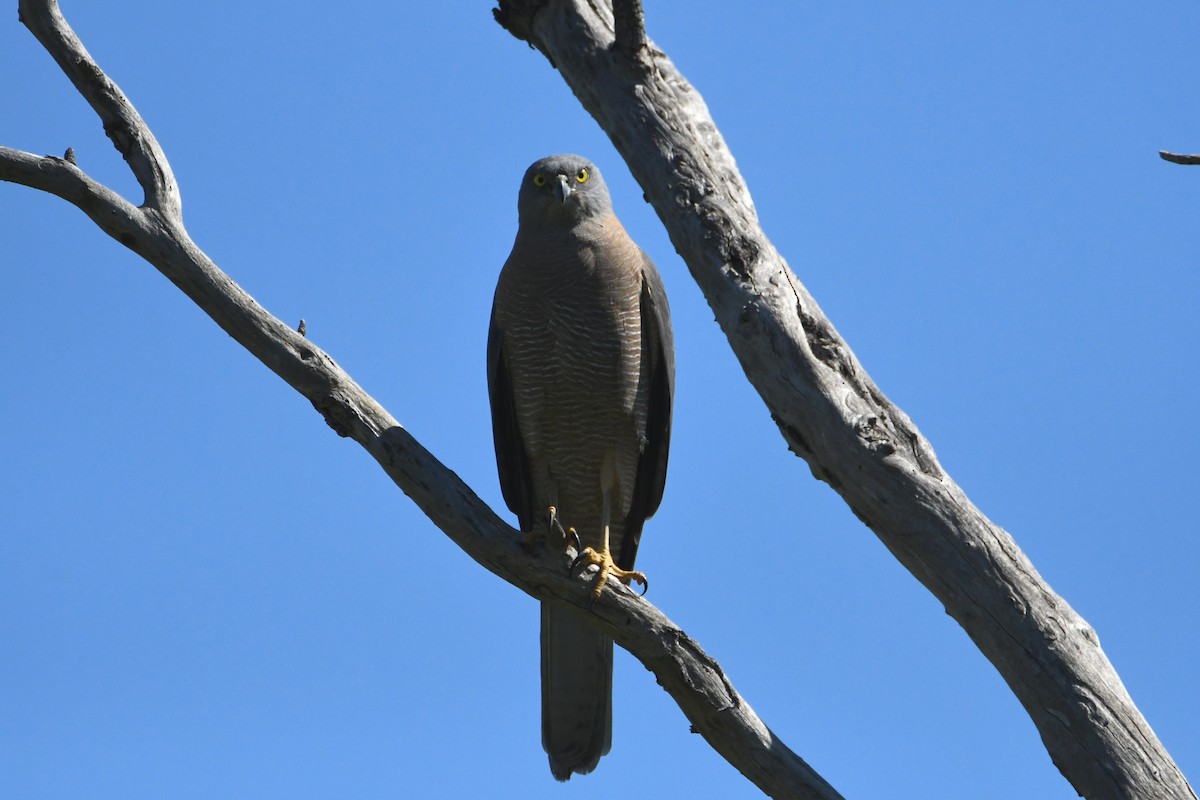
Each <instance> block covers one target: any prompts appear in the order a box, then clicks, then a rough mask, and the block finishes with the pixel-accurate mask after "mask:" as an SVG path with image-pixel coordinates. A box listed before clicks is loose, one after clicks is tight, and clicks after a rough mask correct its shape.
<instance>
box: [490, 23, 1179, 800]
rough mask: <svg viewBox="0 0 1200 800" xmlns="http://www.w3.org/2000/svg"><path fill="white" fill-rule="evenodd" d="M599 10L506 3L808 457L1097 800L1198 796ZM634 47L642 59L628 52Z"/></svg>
mask: <svg viewBox="0 0 1200 800" xmlns="http://www.w3.org/2000/svg"><path fill="white" fill-rule="evenodd" d="M637 5H638V4H637V3H630V2H620V3H618V4H617V10H618V14H619V15H620V16H621V17H622V18H621V19H620V20H614V18H613V12H612V8H611V7H610V6H609V4H607V3H605V2H602V0H591V1H590V2H588V1H586V0H501V2H500V8H499V9H498V10H497V12H496V17H497V20H498V21H499V22H500V23H501V24H502V25H503V26H504V27H505V28H507V29H508V30H509V31H510V32H511V33H512V34H513V35H514V36H516V37H517V38H518V39H521V40H524V41H527V42H528V43H529V44H531V45H532V46H534V47H536V48H537V49H538V50H540V51H541V52H542V53H543V54H544V55H545V56H546V57H547V58H548V59H549V60H550V62H551V64H553V65H554V67H555V68H557V69H558V71H559V73H560V74H561V75H562V76H563V79H564V80H565V81H566V82H567V84H568V85H569V86H570V87H571V90H572V91H573V92H574V93H575V96H576V97H577V98H578V99H579V101H580V102H581V103H582V104H583V106H584V108H586V109H587V111H588V112H589V113H591V115H592V116H593V117H595V118H596V121H597V122H598V123H599V124H600V126H601V127H602V128H603V129H604V130H605V132H606V133H608V135H609V137H610V138H611V139H612V141H613V143H614V144H615V145H616V147H617V149H618V151H620V153H621V155H622V156H623V157H624V158H625V160H626V162H627V163H628V165H629V168H630V170H631V171H632V173H633V175H634V177H635V178H636V179H637V181H638V183H639V184H641V187H642V189H643V190H644V191H645V193H646V197H647V198H648V199H649V201H650V203H651V204H652V205H653V206H654V209H655V211H657V213H658V215H659V217H660V218H661V220H662V222H663V224H664V225H665V226H666V228H667V231H668V233H669V234H670V237H671V241H672V243H673V244H674V245H675V248H676V249H677V250H678V251H679V253H680V255H681V256H682V257H683V258H684V260H685V261H686V262H687V265H688V268H689V269H690V270H691V273H692V276H693V277H694V278H695V280H696V282H697V283H698V284H699V285H700V287H701V289H702V290H703V292H704V294H705V297H706V298H707V299H708V302H709V305H710V306H711V307H712V309H713V312H714V313H715V315H716V318H717V321H718V323H719V324H720V325H721V328H722V330H723V331H724V332H725V334H726V336H727V337H728V338H729V342H730V344H731V345H732V347H733V350H734V352H735V353H736V355H737V357H738V359H739V360H740V361H741V364H742V368H743V369H744V370H745V372H746V375H747V377H748V378H749V379H750V382H751V383H752V384H754V386H755V388H756V389H757V390H758V392H759V394H760V395H761V396H762V398H763V401H764V402H765V403H766V405H767V408H768V409H769V410H770V412H771V415H772V417H773V419H774V420H775V422H776V423H777V424H778V425H779V429H780V431H781V433H782V434H783V437H784V439H785V440H786V441H787V443H788V446H789V447H790V448H791V449H792V451H793V452H794V453H796V454H797V455H799V456H800V457H802V458H803V459H804V460H805V461H807V462H808V464H809V467H810V468H811V469H812V472H813V474H814V475H815V476H816V477H817V478H819V479H820V480H823V481H825V482H826V483H828V484H829V485H830V486H832V487H833V488H834V489H835V490H836V491H837V492H838V493H839V494H840V495H841V496H842V497H843V499H844V500H845V501H846V503H847V504H848V505H849V506H850V508H851V509H852V510H853V511H854V513H855V514H856V515H857V516H858V517H859V518H860V519H861V520H862V521H863V522H864V523H866V525H867V526H868V527H869V528H871V530H873V531H874V532H875V533H876V535H878V536H879V538H880V539H881V540H882V541H883V543H884V544H885V545H886V546H887V547H888V549H889V550H891V551H892V553H893V554H895V556H896V557H897V558H898V559H899V560H900V561H901V563H903V564H904V566H905V567H906V568H908V570H909V571H910V572H912V574H913V575H914V576H915V577H916V578H917V579H918V580H920V581H921V583H923V584H924V585H925V586H926V587H927V588H928V589H929V590H930V591H931V592H933V594H934V595H935V596H936V597H937V598H938V599H939V600H940V601H941V602H942V603H943V604H944V605H945V607H946V611H947V612H948V613H949V614H950V615H951V616H952V617H954V619H955V620H957V621H958V623H959V624H960V625H962V627H963V629H964V630H966V632H967V634H968V635H969V636H970V637H971V639H972V640H973V641H974V642H975V644H976V645H977V646H978V647H979V649H980V650H981V651H982V652H983V654H984V655H985V656H986V657H987V658H988V660H990V661H991V662H992V664H993V665H994V666H995V667H996V669H997V670H999V672H1000V674H1001V675H1002V676H1003V677H1004V679H1005V680H1006V681H1007V682H1008V685H1009V686H1010V687H1011V688H1012V690H1013V692H1014V693H1015V694H1016V696H1017V697H1018V698H1019V699H1020V701H1021V703H1022V704H1023V705H1024V706H1025V709H1026V710H1027V711H1028V713H1029V715H1030V717H1032V718H1033V721H1034V723H1035V724H1036V725H1037V728H1038V730H1039V732H1040V733H1041V736H1042V741H1043V742H1044V743H1045V746H1046V749H1047V750H1048V751H1049V753H1050V756H1051V758H1052V759H1053V760H1054V763H1055V765H1056V766H1058V768H1059V770H1060V771H1061V772H1062V773H1063V775H1064V776H1065V777H1066V778H1067V779H1068V780H1069V781H1070V782H1071V784H1072V786H1074V787H1075V789H1076V790H1077V791H1078V792H1079V793H1080V794H1081V795H1083V796H1085V797H1089V798H1097V799H1099V798H1195V796H1196V795H1195V793H1194V792H1193V791H1192V789H1191V787H1189V786H1188V784H1187V781H1186V780H1185V779H1184V777H1183V775H1182V774H1181V773H1180V771H1179V769H1178V767H1177V766H1176V765H1175V763H1174V762H1173V761H1172V760H1171V757H1170V756H1169V755H1168V754H1167V752H1166V751H1165V750H1164V749H1163V747H1162V745H1161V744H1160V743H1159V741H1158V739H1157V738H1156V737H1155V735H1154V732H1153V731H1152V730H1151V729H1150V726H1149V725H1148V724H1147V723H1146V721H1145V719H1143V717H1142V715H1141V713H1140V712H1139V711H1138V709H1137V708H1136V706H1134V704H1133V701H1132V700H1131V699H1130V697H1129V694H1128V693H1127V692H1126V691H1125V688H1124V686H1123V685H1122V684H1121V681H1120V678H1119V677H1118V676H1117V673H1116V671H1115V670H1114V669H1113V667H1112V665H1111V664H1110V663H1109V661H1108V658H1107V657H1106V656H1105V655H1104V652H1103V651H1102V650H1101V649H1100V643H1099V641H1098V639H1097V637H1096V634H1095V632H1094V631H1093V630H1092V629H1091V628H1090V627H1089V626H1088V624H1087V623H1086V622H1085V621H1084V620H1083V619H1082V618H1081V617H1080V616H1079V615H1078V614H1076V613H1075V612H1074V611H1073V610H1072V609H1071V607H1070V606H1069V605H1068V604H1067V603H1066V601H1064V600H1063V599H1062V598H1061V597H1059V596H1058V595H1056V594H1055V593H1054V592H1053V591H1052V590H1051V588H1050V587H1049V586H1048V585H1047V584H1046V582H1045V581H1044V580H1043V579H1042V578H1041V576H1040V575H1038V573H1037V571H1036V570H1035V569H1034V568H1033V565H1032V564H1031V563H1030V562H1029V560H1028V559H1027V558H1026V557H1025V555H1024V554H1023V553H1022V552H1021V550H1020V549H1019V548H1018V547H1017V545H1016V543H1015V542H1014V541H1013V539H1012V537H1011V536H1009V534H1008V533H1006V532H1005V531H1004V530H1003V529H1001V528H1000V527H999V526H997V525H995V524H994V523H992V522H991V521H990V520H988V519H987V517H985V516H984V515H983V514H982V513H981V512H980V511H979V510H978V509H977V508H975V506H974V505H972V504H971V502H970V500H968V499H967V497H966V495H965V494H964V493H963V491H962V490H961V489H960V488H959V487H958V486H957V485H956V484H955V483H954V481H952V480H951V479H950V478H949V476H947V475H946V473H945V472H944V471H943V470H942V468H941V466H940V465H939V464H938V461H937V458H936V457H935V456H934V453H933V449H932V447H931V446H930V444H929V442H927V441H926V440H925V439H924V437H922V436H921V434H920V433H919V432H918V431H917V429H916V427H915V426H914V425H913V423H912V422H911V421H910V420H909V418H908V417H907V416H905V414H904V413H903V412H902V411H901V410H900V409H898V408H897V407H896V406H894V405H893V404H892V403H890V402H889V401H888V399H887V398H886V397H884V395H883V393H882V392H881V391H880V390H879V389H878V388H877V387H876V386H875V384H874V383H872V381H871V379H870V378H869V377H868V376H867V375H866V373H865V372H864V371H863V369H862V367H861V366H860V365H859V363H858V361H857V359H855V357H854V354H853V353H852V352H851V351H850V349H849V347H847V345H846V343H845V342H844V341H843V340H842V338H841V337H840V336H839V335H838V333H837V331H836V330H835V329H834V327H833V325H832V324H831V323H830V322H829V321H828V320H827V319H826V318H825V316H824V314H822V312H821V309H820V308H819V307H818V306H817V304H816V302H815V301H814V300H813V299H812V297H811V296H809V294H808V292H807V291H806V290H805V288H804V286H803V285H802V284H801V283H800V281H799V280H798V279H797V278H796V276H795V275H794V274H793V273H792V272H791V270H790V269H789V268H788V265H787V263H786V262H785V261H784V260H783V258H782V257H781V256H780V255H779V254H778V253H777V252H776V251H775V248H774V247H773V246H772V244H771V242H770V241H769V240H768V239H767V237H766V235H765V234H764V233H763V231H762V229H761V227H760V226H759V223H758V219H757V215H756V213H755V210H754V205H753V203H752V202H751V199H750V194H749V192H748V191H747V189H746V185H745V183H744V181H743V180H742V178H741V176H740V175H739V173H738V170H737V166H736V164H735V163H734V159H733V156H732V155H731V154H730V152H729V150H728V148H727V147H726V145H725V142H724V140H723V139H722V138H721V134H720V132H719V131H718V130H717V127H716V125H715V124H714V123H713V121H712V118H711V117H710V116H709V113H708V109H707V108H706V106H705V104H704V101H703V100H702V99H701V97H700V95H699V94H698V93H697V92H696V90H695V89H694V88H693V87H692V86H691V85H690V84H689V83H688V82H687V81H686V80H685V79H684V77H683V76H682V75H681V74H680V73H679V72H678V70H676V69H675V66H674V65H673V64H672V63H671V61H670V60H669V59H668V58H667V57H666V55H665V54H663V52H662V51H661V50H659V49H658V48H657V47H655V46H654V44H653V43H652V42H650V41H649V40H647V39H645V37H644V36H640V37H639V36H636V35H633V34H631V33H630V32H629V31H630V28H631V27H632V26H633V25H635V24H636V20H634V19H633V18H632V17H631V16H627V15H629V14H631V13H632V12H631V11H630V9H631V7H633V11H636V10H637V9H636V6H637ZM630 43H632V46H631V44H630Z"/></svg>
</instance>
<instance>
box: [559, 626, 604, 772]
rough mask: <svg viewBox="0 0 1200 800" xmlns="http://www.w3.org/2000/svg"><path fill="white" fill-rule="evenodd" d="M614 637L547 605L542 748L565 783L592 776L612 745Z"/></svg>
mask: <svg viewBox="0 0 1200 800" xmlns="http://www.w3.org/2000/svg"><path fill="white" fill-rule="evenodd" d="M612 647H613V646H612V639H609V638H608V637H607V636H605V635H603V634H601V633H600V632H599V631H597V630H595V629H594V628H593V627H592V626H590V625H588V624H587V623H586V622H584V621H582V620H580V619H578V618H577V617H576V616H575V615H573V614H571V613H570V612H568V611H564V610H562V609H557V608H552V607H550V606H548V605H543V606H542V747H543V748H545V750H546V754H547V755H548V756H549V757H550V771H551V772H553V773H554V777H555V778H557V779H558V780H560V781H565V780H569V779H570V777H571V774H572V773H576V772H578V773H580V774H581V775H583V774H587V773H589V772H591V771H592V770H594V769H595V768H596V765H597V764H598V763H600V757H601V756H603V755H605V754H606V753H607V752H608V751H609V748H610V747H611V746H612V665H613V649H612Z"/></svg>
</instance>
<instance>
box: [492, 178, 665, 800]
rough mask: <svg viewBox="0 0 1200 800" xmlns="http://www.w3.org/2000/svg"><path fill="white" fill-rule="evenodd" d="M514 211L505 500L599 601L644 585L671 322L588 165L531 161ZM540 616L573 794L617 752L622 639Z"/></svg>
mask: <svg viewBox="0 0 1200 800" xmlns="http://www.w3.org/2000/svg"><path fill="white" fill-rule="evenodd" d="M517 210H518V222H519V225H518V228H517V239H516V242H515V243H514V244H513V249H512V253H511V255H509V257H508V261H506V262H505V264H504V269H503V270H502V271H501V273H500V281H499V284H498V285H497V286H496V298H495V302H494V304H493V306H492V321H491V328H490V330H489V332H488V390H489V394H490V396H491V405H492V431H493V435H494V437H495V442H496V464H497V466H498V468H499V471H500V487H501V489H502V491H503V493H504V501H505V503H507V504H508V507H509V508H510V509H512V511H513V512H514V513H515V514H516V515H517V518H518V520H519V521H520V524H521V530H523V531H525V532H526V533H527V534H533V533H541V532H543V531H545V532H547V533H549V532H550V531H551V530H553V529H555V528H557V529H558V530H559V532H560V534H559V536H558V537H557V541H556V542H555V543H561V544H562V546H563V547H564V549H565V547H566V542H565V541H564V539H563V536H562V534H561V530H562V529H561V528H559V527H558V526H557V525H555V524H554V521H555V518H556V520H557V521H559V522H560V523H561V525H565V526H569V527H570V528H573V529H574V531H575V532H576V533H577V535H578V536H579V539H580V541H581V543H582V544H583V545H584V546H585V555H584V559H583V560H585V561H588V562H590V563H592V564H597V565H598V566H599V572H598V574H597V576H596V578H595V580H596V588H595V593H596V595H597V596H598V595H599V593H600V590H601V588H602V587H603V585H604V583H605V581H606V580H607V576H608V575H613V576H615V577H617V578H618V579H619V580H622V581H624V582H625V583H628V582H629V581H630V580H631V579H633V580H638V581H639V582H641V583H644V582H645V579H644V576H642V575H641V574H640V573H634V572H632V569H633V561H634V558H635V556H636V555H637V549H638V541H639V540H640V538H641V535H642V524H643V523H644V522H645V520H646V518H647V517H649V516H651V515H652V514H653V513H654V512H655V511H656V510H657V509H658V505H659V503H660V501H661V500H662V494H663V482H664V480H665V478H666V472H667V450H668V447H669V445H670V439H671V402H672V397H673V395H674V392H675V355H674V347H673V340H672V334H671V315H670V310H669V309H668V307H667V297H666V294H665V292H664V290H663V283H662V278H660V277H659V274H658V270H656V269H655V268H654V264H653V263H652V262H651V261H650V259H649V257H647V256H646V254H645V253H643V252H642V251H641V249H640V248H639V247H638V246H637V245H636V244H634V242H633V240H632V239H630V238H629V234H627V233H626V232H625V229H624V228H623V227H621V223H620V222H618V221H617V218H616V217H615V216H614V215H613V210H612V200H611V199H610V198H609V195H608V187H606V186H605V185H604V180H603V179H602V178H601V177H600V171H599V170H597V169H596V167H595V166H594V165H592V163H591V162H589V161H588V160H587V159H585V158H582V157H580V156H574V155H561V156H550V157H548V158H543V159H541V160H540V161H536V162H534V163H533V165H532V166H530V167H529V169H528V170H527V171H526V172H525V177H524V178H523V179H522V181H521V191H520V195H519V197H518V201H517ZM551 509H554V511H551ZM551 538H553V537H551ZM610 552H611V553H612V554H615V556H610V555H609V554H610ZM614 562H615V563H614ZM541 616H542V746H543V747H544V748H545V749H546V753H547V755H548V756H549V758H550V771H551V772H553V773H554V777H555V778H557V779H558V780H560V781H565V780H567V779H569V778H570V777H571V774H572V773H574V772H578V773H581V774H582V773H588V772H591V771H592V770H593V769H595V768H596V764H597V763H599V761H600V757H601V756H603V755H604V754H605V753H607V752H608V751H609V747H610V745H611V743H612V659H613V653H612V640H611V639H609V638H608V637H606V636H604V635H603V634H601V633H599V632H598V631H596V630H595V629H594V628H593V627H592V626H590V625H589V624H588V623H587V622H585V621H584V620H582V619H580V618H578V617H577V616H575V615H574V614H572V613H571V612H569V611H566V610H562V609H559V608H553V607H551V606H548V605H545V604H543V605H542V612H541Z"/></svg>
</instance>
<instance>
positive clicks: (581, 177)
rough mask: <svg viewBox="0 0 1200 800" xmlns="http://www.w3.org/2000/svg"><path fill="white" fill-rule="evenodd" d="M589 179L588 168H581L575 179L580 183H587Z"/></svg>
mask: <svg viewBox="0 0 1200 800" xmlns="http://www.w3.org/2000/svg"><path fill="white" fill-rule="evenodd" d="M587 179H588V171H587V170H586V169H581V170H579V172H576V173H575V180H577V181H579V182H580V183H587Z"/></svg>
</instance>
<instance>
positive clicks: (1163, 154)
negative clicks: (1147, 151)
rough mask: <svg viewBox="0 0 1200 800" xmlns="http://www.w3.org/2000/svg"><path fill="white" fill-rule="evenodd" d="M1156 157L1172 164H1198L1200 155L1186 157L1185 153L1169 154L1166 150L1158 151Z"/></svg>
mask: <svg viewBox="0 0 1200 800" xmlns="http://www.w3.org/2000/svg"><path fill="white" fill-rule="evenodd" d="M1158 157H1159V158H1161V159H1162V160H1163V161H1170V162H1171V163H1173V164H1200V154H1196V155H1187V154H1185V153H1171V152H1168V151H1166V150H1159V151H1158Z"/></svg>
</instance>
